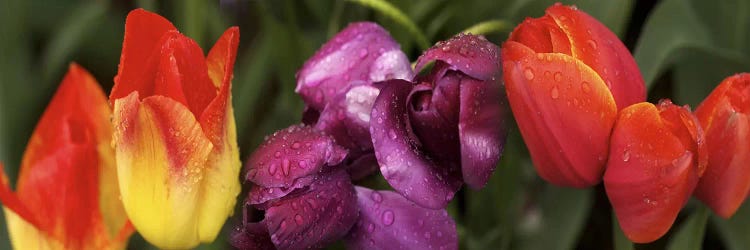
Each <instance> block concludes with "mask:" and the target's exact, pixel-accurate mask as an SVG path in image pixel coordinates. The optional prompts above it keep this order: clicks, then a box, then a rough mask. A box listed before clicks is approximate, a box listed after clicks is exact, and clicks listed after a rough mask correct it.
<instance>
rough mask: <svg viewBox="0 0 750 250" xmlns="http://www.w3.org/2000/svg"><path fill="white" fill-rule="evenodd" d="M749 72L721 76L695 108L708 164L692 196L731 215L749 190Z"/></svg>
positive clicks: (727, 216) (725, 216)
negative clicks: (705, 146) (702, 131)
mask: <svg viewBox="0 0 750 250" xmlns="http://www.w3.org/2000/svg"><path fill="white" fill-rule="evenodd" d="M749 96H750V74H747V73H744V74H738V75H735V76H732V77H729V78H727V79H725V80H724V81H723V82H722V83H721V84H720V85H719V86H718V87H716V89H715V90H714V91H713V92H711V94H710V95H709V96H708V97H707V98H706V100H705V101H703V103H701V105H700V106H699V107H698V109H696V111H695V115H696V116H697V117H698V119H699V120H700V122H701V125H703V127H704V128H705V130H706V144H707V151H708V165H707V167H706V172H705V173H704V175H703V176H702V177H701V180H700V181H699V182H698V187H697V188H696V189H695V196H696V197H698V199H700V200H701V201H703V202H704V203H706V204H707V205H708V206H709V207H711V209H712V210H713V211H714V212H716V214H718V215H719V216H721V217H724V218H729V217H731V216H732V215H733V214H734V213H735V212H736V211H737V209H738V208H739V207H740V206H741V205H742V203H743V202H744V201H745V199H746V198H747V196H748V193H750V168H748V167H747V163H748V162H750V154H749V153H748V152H750V127H749V126H750V124H748V123H750V115H749V114H748V108H747V107H750V105H748V104H749V103H748V102H750V98H748V97H749Z"/></svg>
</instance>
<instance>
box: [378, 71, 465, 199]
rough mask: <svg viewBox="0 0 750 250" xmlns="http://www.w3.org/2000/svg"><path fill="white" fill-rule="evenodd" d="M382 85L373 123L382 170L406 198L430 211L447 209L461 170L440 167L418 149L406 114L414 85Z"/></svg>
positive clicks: (386, 83)
mask: <svg viewBox="0 0 750 250" xmlns="http://www.w3.org/2000/svg"><path fill="white" fill-rule="evenodd" d="M381 84H382V86H383V87H382V88H381V90H380V95H379V96H378V98H377V99H376V100H375V104H374V105H373V108H372V114H371V117H372V122H370V133H371V134H372V142H373V146H374V149H375V157H376V158H377V159H378V163H380V171H381V172H382V173H383V176H384V177H385V179H386V180H387V181H388V183H389V184H390V185H391V186H392V187H393V188H394V189H395V190H396V191H398V192H399V193H401V194H402V195H404V197H406V198H407V199H409V200H411V201H413V202H415V203H417V204H419V205H421V206H424V207H428V208H444V207H445V206H446V205H447V204H448V202H449V201H450V200H451V199H453V195H454V194H455V193H456V191H457V190H458V188H459V187H460V186H461V184H462V182H461V178H460V174H459V173H457V172H456V171H457V169H458V168H457V167H456V166H441V165H437V164H436V163H435V162H433V161H432V160H430V158H428V157H427V156H426V155H425V153H424V152H422V149H420V148H419V147H418V141H417V139H416V138H415V137H414V135H413V134H412V133H411V132H410V131H411V128H410V125H409V124H410V121H409V117H408V113H407V105H408V104H407V96H408V95H409V92H411V89H412V88H413V84H412V83H410V82H407V81H403V80H390V81H386V82H382V83H381Z"/></svg>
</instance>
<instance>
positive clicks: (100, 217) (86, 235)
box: [0, 64, 133, 249]
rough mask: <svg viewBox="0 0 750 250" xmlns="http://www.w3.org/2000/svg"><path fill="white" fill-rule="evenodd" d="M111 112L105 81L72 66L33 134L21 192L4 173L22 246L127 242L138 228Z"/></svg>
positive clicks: (14, 232) (0, 180) (1, 193)
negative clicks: (124, 189) (122, 185)
mask: <svg viewBox="0 0 750 250" xmlns="http://www.w3.org/2000/svg"><path fill="white" fill-rule="evenodd" d="M110 116H111V111H110V108H109V105H108V104H107V99H106V97H105V95H104V92H103V91H102V89H101V88H100V87H99V84H98V83H97V82H96V80H94V78H93V77H91V75H90V74H89V73H88V72H86V70H84V69H83V68H81V67H80V66H78V65H76V64H72V65H71V66H70V69H69V71H68V73H67V75H65V78H64V79H63V81H62V83H61V84H60V87H59V88H58V90H57V93H55V96H54V97H53V98H52V101H51V102H50V104H49V106H47V110H46V111H45V112H44V114H43V115H42V118H41V119H40V120H39V123H38V124H37V126H36V129H34V133H33V134H32V136H31V139H30V140H29V144H28V147H27V148H26V151H25V153H24V156H23V161H22V163H21V172H20V174H19V176H18V181H17V183H16V192H15V193H14V192H13V191H12V190H11V189H10V186H9V182H8V177H7V176H6V175H5V172H2V171H0V184H1V185H0V200H1V201H2V203H3V206H5V207H4V208H5V216H6V220H7V223H8V231H9V233H10V239H11V242H12V243H13V247H14V248H15V249H122V248H125V246H126V244H127V240H128V237H129V236H130V234H132V233H133V226H132V225H131V224H130V223H129V222H128V220H127V216H126V215H125V211H124V209H123V207H122V203H121V202H120V200H119V199H118V197H119V194H120V191H119V188H118V186H117V176H116V175H115V174H116V173H115V171H116V170H115V160H114V158H115V156H114V150H113V149H112V147H111V146H110V141H111V140H112V127H111V125H110V123H109V118H110ZM0 170H2V164H0Z"/></svg>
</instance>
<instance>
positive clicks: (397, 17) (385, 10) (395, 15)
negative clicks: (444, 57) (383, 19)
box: [349, 0, 430, 50]
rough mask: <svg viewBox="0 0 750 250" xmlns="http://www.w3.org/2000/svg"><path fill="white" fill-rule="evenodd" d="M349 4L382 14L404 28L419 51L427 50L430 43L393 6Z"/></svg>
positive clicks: (361, 0) (372, 0) (366, 0)
mask: <svg viewBox="0 0 750 250" xmlns="http://www.w3.org/2000/svg"><path fill="white" fill-rule="evenodd" d="M349 1H350V2H354V3H357V4H360V5H362V6H366V7H369V8H372V9H374V10H376V11H377V12H379V13H380V14H383V15H385V16H387V17H389V18H391V19H393V20H394V21H396V22H397V23H399V24H400V25H402V26H404V28H406V29H407V30H408V31H409V32H410V33H411V35H412V36H413V37H414V39H415V41H416V42H417V44H418V45H419V47H420V49H423V50H424V49H427V48H429V47H430V42H429V41H428V40H427V37H426V36H425V35H424V33H422V30H420V29H419V27H417V25H416V24H414V22H413V21H412V20H411V19H410V18H409V17H408V16H407V15H406V14H404V12H402V11H401V10H399V9H398V8H396V7H395V6H393V4H391V3H389V2H388V1H385V0H349Z"/></svg>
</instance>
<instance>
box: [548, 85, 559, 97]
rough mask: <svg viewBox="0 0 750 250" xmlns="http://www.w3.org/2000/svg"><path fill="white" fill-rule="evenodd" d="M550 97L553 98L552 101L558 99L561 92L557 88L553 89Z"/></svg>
mask: <svg viewBox="0 0 750 250" xmlns="http://www.w3.org/2000/svg"><path fill="white" fill-rule="evenodd" d="M550 96H552V99H557V98H559V97H560V91H559V90H557V86H554V87H552V91H551V93H550Z"/></svg>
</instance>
